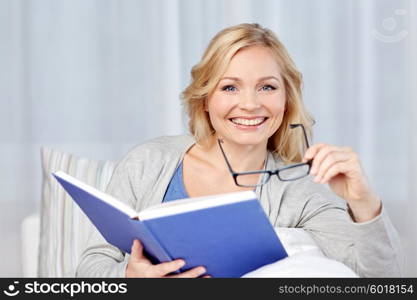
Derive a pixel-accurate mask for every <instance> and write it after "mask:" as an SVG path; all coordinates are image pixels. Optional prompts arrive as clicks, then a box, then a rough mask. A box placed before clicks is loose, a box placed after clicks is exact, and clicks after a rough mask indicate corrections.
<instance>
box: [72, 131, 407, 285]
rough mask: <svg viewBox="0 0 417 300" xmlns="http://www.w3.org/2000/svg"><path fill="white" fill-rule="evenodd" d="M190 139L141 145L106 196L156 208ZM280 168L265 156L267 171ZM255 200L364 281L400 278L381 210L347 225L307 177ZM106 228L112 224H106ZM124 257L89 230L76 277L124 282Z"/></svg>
mask: <svg viewBox="0 0 417 300" xmlns="http://www.w3.org/2000/svg"><path fill="white" fill-rule="evenodd" d="M194 143H195V141H194V139H193V137H191V136H188V135H182V136H165V137H159V138H156V139H154V140H151V141H149V142H147V143H144V144H141V145H139V146H137V147H136V148H134V149H133V150H131V151H130V152H129V153H128V154H127V155H126V156H125V157H124V158H123V159H122V160H121V161H120V162H119V164H118V166H117V167H116V169H115V171H114V173H113V176H112V178H111V180H110V183H109V185H108V188H107V193H109V194H111V195H113V196H115V197H116V198H118V199H119V200H122V201H125V202H126V203H127V204H128V205H130V206H131V207H133V208H134V209H136V210H137V211H140V210H142V209H144V208H146V207H149V206H152V205H156V204H158V203H161V201H162V199H163V196H164V194H165V191H166V189H167V187H168V184H169V182H170V180H171V177H172V176H173V174H174V171H175V169H176V167H177V166H178V164H179V163H180V162H181V161H182V159H183V157H184V155H185V153H186V152H187V150H188V149H189V148H190V147H191V146H192V145H193V144H194ZM282 166H283V162H282V160H280V159H279V158H277V157H276V156H275V155H272V154H271V153H269V154H268V159H267V165H266V168H267V169H277V168H279V167H282ZM256 194H257V195H258V199H259V200H260V202H261V205H262V207H263V208H264V210H265V213H266V214H267V215H268V217H269V220H270V221H271V223H272V225H273V226H274V227H292V228H295V227H297V228H303V229H305V230H306V231H307V232H308V233H310V234H311V236H312V237H313V239H314V240H315V241H316V242H317V244H318V245H319V247H320V248H321V249H322V251H323V252H324V254H325V255H326V256H328V257H330V258H333V259H336V260H338V261H340V262H342V263H344V264H346V265H347V266H349V267H350V268H352V269H353V270H354V271H355V272H356V273H357V274H359V275H360V276H363V277H379V276H401V274H402V270H403V260H404V258H403V253H402V248H401V245H400V239H399V237H398V234H397V232H396V230H395V228H394V227H393V225H392V223H391V221H390V219H389V217H388V215H387V213H386V211H385V210H384V208H383V209H382V212H381V214H380V215H379V216H377V217H375V218H374V219H372V220H370V221H368V222H365V223H355V222H353V221H352V219H351V217H350V215H349V213H348V211H347V206H346V202H345V201H344V200H342V199H340V198H339V197H337V196H336V195H335V194H334V193H332V192H331V191H330V190H329V189H328V188H327V187H326V186H324V185H320V184H317V183H315V182H314V181H313V180H312V177H311V176H307V177H305V178H303V179H299V180H296V181H290V182H282V181H280V180H279V179H278V178H277V176H273V177H272V178H271V179H270V181H269V182H268V183H267V184H265V185H264V186H262V187H258V188H257V189H256ZM109 222H111V220H109ZM128 258H129V254H127V253H124V252H122V251H121V250H119V249H118V248H116V247H114V246H112V245H110V244H108V243H107V242H106V241H105V240H104V239H103V237H102V236H101V234H100V233H99V232H98V231H97V230H95V229H94V230H93V231H92V233H91V236H90V238H89V242H88V246H87V248H86V249H85V251H84V252H83V254H82V256H81V258H80V262H79V265H78V268H77V272H76V275H77V276H80V277H124V276H125V269H126V266H127V262H128Z"/></svg>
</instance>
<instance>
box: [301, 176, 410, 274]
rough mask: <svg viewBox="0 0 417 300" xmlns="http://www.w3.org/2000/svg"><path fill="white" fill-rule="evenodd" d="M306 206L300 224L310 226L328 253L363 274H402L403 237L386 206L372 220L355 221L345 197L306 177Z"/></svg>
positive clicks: (311, 231)
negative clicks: (399, 234) (338, 195)
mask: <svg viewBox="0 0 417 300" xmlns="http://www.w3.org/2000/svg"><path fill="white" fill-rule="evenodd" d="M304 182H305V185H306V186H305V187H304V188H300V187H299V191H300V192H301V193H302V194H304V201H303V206H302V210H301V214H300V218H299V221H298V224H297V227H301V228H304V229H306V230H307V231H308V232H309V233H310V234H311V236H312V237H313V239H314V240H315V241H316V242H317V243H318V245H319V247H320V248H321V249H322V251H323V252H324V254H325V255H326V256H328V257H329V258H333V259H336V260H338V261H340V262H342V263H344V264H346V265H347V266H349V267H350V268H351V269H352V270H354V271H355V272H356V273H357V274H358V275H359V276H361V277H397V276H402V274H403V269H404V254H403V250H402V247H401V242H400V238H399V236H398V233H397V231H396V229H395V228H394V226H393V224H392V223H391V220H390V218H389V216H388V214H387V212H386V210H385V208H384V207H383V208H382V211H381V213H380V214H379V215H378V216H377V217H375V218H374V219H372V220H369V221H367V222H363V223H355V222H354V221H353V220H352V218H351V217H350V214H349V213H348V209H347V205H346V202H345V201H344V200H342V199H341V198H339V197H337V196H336V195H335V194H334V193H333V192H332V191H330V190H329V189H327V188H325V187H324V186H322V185H318V184H315V183H312V182H310V181H308V180H306V181H304Z"/></svg>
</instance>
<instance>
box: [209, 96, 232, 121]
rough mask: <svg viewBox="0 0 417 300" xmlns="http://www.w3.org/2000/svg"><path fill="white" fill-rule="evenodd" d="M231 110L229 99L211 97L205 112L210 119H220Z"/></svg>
mask: <svg viewBox="0 0 417 300" xmlns="http://www.w3.org/2000/svg"><path fill="white" fill-rule="evenodd" d="M231 108H232V103H231V101H230V99H225V97H221V96H220V95H213V97H211V98H210V99H209V100H208V101H207V105H206V111H207V112H208V113H209V115H210V118H222V117H224V116H226V115H227V114H228V113H229V111H230V109H231Z"/></svg>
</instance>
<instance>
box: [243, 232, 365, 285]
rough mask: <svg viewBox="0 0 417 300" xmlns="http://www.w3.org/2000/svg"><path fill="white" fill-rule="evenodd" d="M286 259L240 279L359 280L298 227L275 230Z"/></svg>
mask: <svg viewBox="0 0 417 300" xmlns="http://www.w3.org/2000/svg"><path fill="white" fill-rule="evenodd" d="M275 232H276V233H277V235H278V237H279V238H280V240H281V242H282V244H283V245H284V248H285V250H286V251H287V253H288V257H286V258H284V259H281V260H279V261H277V262H275V263H272V264H269V265H266V266H263V267H261V268H259V269H257V270H255V271H252V272H249V273H247V274H245V275H243V276H242V277H245V278H249V277H258V278H259V277H359V276H358V275H357V274H355V272H353V271H352V270H351V269H350V268H349V267H347V266H346V265H344V264H342V263H341V262H338V261H336V260H333V259H329V258H327V257H326V256H325V255H324V254H323V252H322V251H321V250H320V248H319V247H318V246H317V244H316V242H315V241H314V240H313V238H312V237H311V236H310V235H309V234H308V232H306V231H305V230H303V229H301V228H275Z"/></svg>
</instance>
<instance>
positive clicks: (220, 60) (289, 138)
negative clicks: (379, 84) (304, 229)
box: [181, 23, 314, 163]
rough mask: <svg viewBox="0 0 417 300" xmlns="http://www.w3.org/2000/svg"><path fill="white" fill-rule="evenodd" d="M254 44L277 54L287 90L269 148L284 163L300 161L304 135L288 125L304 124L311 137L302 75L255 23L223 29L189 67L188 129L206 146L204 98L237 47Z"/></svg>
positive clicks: (280, 46) (211, 130)
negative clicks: (281, 117) (279, 119)
mask: <svg viewBox="0 0 417 300" xmlns="http://www.w3.org/2000/svg"><path fill="white" fill-rule="evenodd" d="M255 45H257V46H263V47H267V48H269V49H270V50H271V51H272V53H273V54H274V55H275V56H276V59H277V62H278V64H279V65H280V67H281V69H282V74H281V76H282V78H283V81H284V84H285V92H286V95H285V96H286V109H285V112H284V116H283V119H282V123H281V125H280V127H279V129H278V130H277V131H276V132H275V133H274V134H273V135H272V136H271V137H270V138H269V140H268V150H270V151H272V152H273V153H276V154H277V155H278V156H280V158H281V159H282V160H283V161H284V162H286V163H293V162H299V161H301V160H302V157H303V153H304V147H305V146H304V136H303V132H302V129H301V128H299V129H290V124H293V123H298V124H300V123H301V124H303V125H304V127H305V129H306V133H307V136H308V137H311V134H312V130H311V127H312V125H313V123H314V120H313V119H312V117H311V115H310V114H309V113H308V112H307V110H306V109H305V107H304V104H303V101H302V95H301V86H302V75H301V73H300V72H299V71H298V70H297V68H296V67H295V64H294V62H293V61H292V59H291V58H290V56H289V54H288V52H287V50H286V49H285V47H284V45H283V44H281V42H280V41H279V40H278V38H277V37H276V36H275V34H274V33H273V32H272V31H271V30H269V29H267V28H262V27H261V26H259V25H258V24H246V23H245V24H240V25H236V26H232V27H228V28H225V29H223V30H222V31H220V32H219V33H218V34H217V35H216V36H215V37H214V38H213V39H212V40H211V42H210V44H209V46H208V47H207V49H206V51H205V53H204V55H203V57H202V59H201V61H200V62H199V63H198V64H197V65H195V66H194V67H193V68H192V70H191V77H192V81H191V83H190V85H189V86H188V87H187V88H186V89H185V90H184V91H183V92H182V94H181V98H182V99H183V103H184V105H185V109H186V111H187V113H188V116H189V118H190V119H189V130H190V132H191V134H193V136H194V137H195V139H196V141H197V142H198V143H202V144H206V145H207V144H208V143H209V142H210V140H211V139H210V138H211V137H212V135H213V134H214V132H215V130H214V128H213V126H212V124H211V122H210V118H209V115H208V112H207V111H206V110H205V102H206V99H208V98H209V97H210V95H211V94H212V93H213V91H214V90H215V88H216V86H217V85H218V83H219V81H220V78H221V77H222V76H223V74H224V73H225V72H226V69H227V67H228V65H229V63H230V61H231V59H232V58H233V56H234V55H235V54H236V53H237V52H238V51H239V50H241V49H243V48H247V47H250V46H255Z"/></svg>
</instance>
